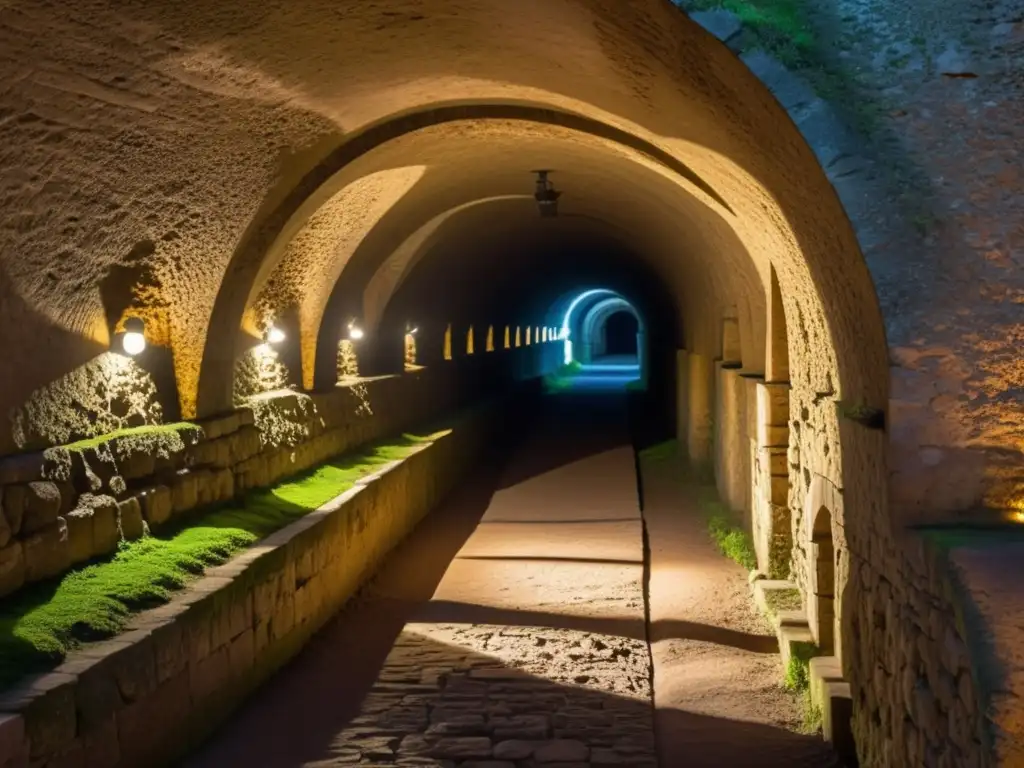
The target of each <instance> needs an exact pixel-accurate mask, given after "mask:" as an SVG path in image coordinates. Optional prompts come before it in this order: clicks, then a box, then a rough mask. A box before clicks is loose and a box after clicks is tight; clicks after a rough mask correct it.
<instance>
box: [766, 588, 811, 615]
mask: <svg viewBox="0 0 1024 768" xmlns="http://www.w3.org/2000/svg"><path fill="white" fill-rule="evenodd" d="M764 601H765V605H766V606H767V608H768V615H769V618H771V619H774V618H775V617H776V616H778V615H779V611H797V610H800V609H801V608H803V599H802V598H801V597H800V590H799V589H795V588H794V589H766V590H764Z"/></svg>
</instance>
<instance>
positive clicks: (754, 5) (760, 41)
mask: <svg viewBox="0 0 1024 768" xmlns="http://www.w3.org/2000/svg"><path fill="white" fill-rule="evenodd" d="M674 2H675V4H676V5H677V6H679V7H681V8H684V9H686V10H687V11H708V10H716V9H724V10H727V11H730V12H731V13H733V14H735V15H736V16H737V17H738V18H739V19H740V21H742V22H743V25H744V34H745V35H746V36H747V37H748V38H750V39H749V42H745V44H744V49H746V50H754V49H756V48H762V49H764V50H765V51H767V52H768V53H770V54H771V55H772V56H774V57H775V58H777V59H778V60H779V61H781V62H782V63H783V64H785V65H786V66H787V67H788V68H789V69H792V70H794V71H796V72H799V74H800V75H802V76H803V77H804V78H806V79H807V81H808V82H809V83H810V84H811V87H813V88H814V91H815V93H817V94H818V96H820V97H821V98H823V99H825V100H826V101H829V102H831V103H832V104H833V105H834V106H835V107H837V108H838V109H841V110H842V111H843V112H844V114H845V117H846V118H847V119H848V120H849V121H850V123H851V125H853V126H854V127H855V128H856V129H858V130H859V131H861V132H862V133H865V134H871V133H872V132H873V131H874V130H876V129H877V128H878V122H879V117H880V115H881V114H882V112H883V111H884V109H885V107H884V105H882V104H880V103H879V102H878V101H877V100H876V99H872V98H869V94H866V93H862V92H861V89H860V88H858V85H857V82H856V79H855V77H854V76H853V74H852V73H851V72H849V71H847V70H846V69H845V68H843V67H842V66H840V64H839V63H838V62H836V60H835V59H834V58H833V57H832V56H831V55H829V52H828V51H827V50H826V49H825V45H824V44H823V43H822V41H820V40H818V39H817V38H816V36H815V35H814V31H813V25H812V24H811V21H810V14H811V10H812V8H813V6H812V4H811V3H810V2H809V0H674ZM851 20H852V19H851Z"/></svg>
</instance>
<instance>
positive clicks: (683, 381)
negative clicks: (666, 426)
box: [676, 349, 690, 455]
mask: <svg viewBox="0 0 1024 768" xmlns="http://www.w3.org/2000/svg"><path fill="white" fill-rule="evenodd" d="M689 425H690V353H689V352H687V351H686V350H685V349H677V350H676V440H678V441H679V447H680V449H681V450H682V451H684V452H685V453H686V454H687V455H688V454H689V452H690V451H689V444H688V435H689V429H690V426H689Z"/></svg>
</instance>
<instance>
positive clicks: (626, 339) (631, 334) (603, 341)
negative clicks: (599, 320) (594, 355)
mask: <svg viewBox="0 0 1024 768" xmlns="http://www.w3.org/2000/svg"><path fill="white" fill-rule="evenodd" d="M595 330H596V333H597V352H598V355H609V356H611V357H625V358H630V359H632V358H636V357H638V355H639V349H640V345H639V342H638V340H637V337H638V336H639V335H640V324H639V323H638V322H637V319H636V318H635V317H634V316H633V315H632V314H631V313H630V312H626V311H624V310H619V311H618V312H615V313H614V314H612V315H611V316H609V317H608V318H607V319H606V320H605V321H604V323H603V324H602V325H601V326H599V327H598V328H597V329H595Z"/></svg>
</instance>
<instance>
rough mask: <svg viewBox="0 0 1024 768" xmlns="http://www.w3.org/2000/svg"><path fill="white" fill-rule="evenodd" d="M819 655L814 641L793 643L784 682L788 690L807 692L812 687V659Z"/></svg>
mask: <svg viewBox="0 0 1024 768" xmlns="http://www.w3.org/2000/svg"><path fill="white" fill-rule="evenodd" d="M817 655H818V648H817V646H815V645H814V644H813V643H793V644H792V646H791V647H790V652H789V662H787V664H786V676H785V679H784V680H783V682H784V683H785V686H786V688H787V689H788V690H790V691H794V692H795V693H806V692H807V691H809V690H810V687H811V659H813V658H814V657H815V656H817Z"/></svg>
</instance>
